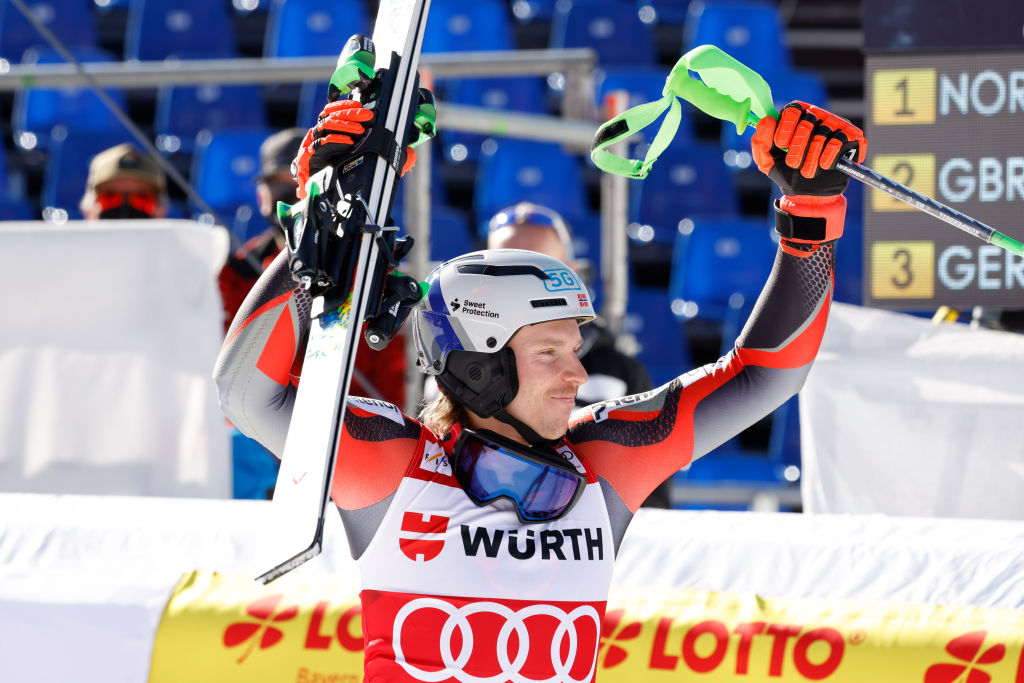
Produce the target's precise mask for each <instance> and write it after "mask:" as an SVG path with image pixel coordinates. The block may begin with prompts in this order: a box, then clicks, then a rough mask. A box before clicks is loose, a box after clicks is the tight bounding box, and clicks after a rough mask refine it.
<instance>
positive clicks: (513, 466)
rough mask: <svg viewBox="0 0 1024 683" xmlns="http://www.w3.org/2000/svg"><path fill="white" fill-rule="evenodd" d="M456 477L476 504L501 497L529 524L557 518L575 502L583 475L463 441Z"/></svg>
mask: <svg viewBox="0 0 1024 683" xmlns="http://www.w3.org/2000/svg"><path fill="white" fill-rule="evenodd" d="M456 470H457V471H456V476H457V478H458V480H459V483H461V484H462V486H463V488H464V489H465V490H466V493H468V494H469V496H470V497H471V498H473V500H474V501H475V502H476V503H478V504H484V503H488V502H490V501H492V500H495V499H497V498H501V497H505V498H508V499H510V500H512V501H513V502H514V503H515V505H516V508H517V510H518V511H519V516H520V517H522V518H523V519H524V520H527V521H531V522H544V521H549V520H552V519H557V518H558V517H559V516H561V515H562V514H563V513H565V511H566V510H568V508H569V507H570V506H571V505H572V504H573V503H574V502H575V500H576V497H577V495H578V493H579V492H580V491H581V489H582V487H583V485H584V484H585V479H584V477H583V475H581V474H579V473H577V472H570V471H568V470H565V469H562V468H560V467H558V466H556V465H549V464H545V463H543V462H539V461H537V460H534V459H532V458H530V457H528V456H524V455H523V454H519V453H515V452H512V451H511V450H509V449H506V448H504V447H502V446H501V445H499V444H496V443H493V442H489V441H485V440H478V439H477V438H463V439H462V443H461V447H460V448H459V449H458V457H457V467H456Z"/></svg>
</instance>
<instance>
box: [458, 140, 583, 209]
mask: <svg viewBox="0 0 1024 683" xmlns="http://www.w3.org/2000/svg"><path fill="white" fill-rule="evenodd" d="M520 201H532V202H535V203H537V204H543V205H544V206H549V207H551V208H552V209H554V210H555V211H558V212H559V213H560V214H562V215H563V216H564V217H565V219H566V220H568V221H570V222H572V219H573V217H575V216H582V215H585V214H586V213H588V211H587V199H586V192H585V188H584V185H583V172H582V169H581V167H580V160H579V158H578V157H576V156H574V155H572V154H569V153H567V152H565V151H564V150H563V149H562V148H561V147H560V146H559V145H555V144H550V143H545V142H529V141H525V140H512V139H509V140H502V141H501V142H498V141H488V142H487V144H486V145H485V146H484V151H483V154H481V155H480V162H479V163H478V164H477V176H476V191H475V193H474V196H473V212H474V218H475V219H476V221H477V225H480V224H481V223H484V222H486V221H487V220H488V219H489V218H490V217H491V216H492V215H493V214H494V212H495V211H497V210H499V209H501V208H503V207H506V206H510V205H512V204H515V203H516V202H520Z"/></svg>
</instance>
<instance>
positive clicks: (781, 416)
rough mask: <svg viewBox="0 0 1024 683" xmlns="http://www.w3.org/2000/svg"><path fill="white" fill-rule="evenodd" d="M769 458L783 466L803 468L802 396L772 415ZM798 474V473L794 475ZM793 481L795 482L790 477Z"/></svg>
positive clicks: (790, 401) (779, 408)
mask: <svg viewBox="0 0 1024 683" xmlns="http://www.w3.org/2000/svg"><path fill="white" fill-rule="evenodd" d="M768 457H769V458H771V459H772V460H774V461H775V462H778V463H782V465H783V466H785V467H789V466H791V465H792V466H795V467H798V468H800V467H801V458H800V396H799V395H797V396H794V397H793V398H791V399H789V400H788V401H786V402H785V403H783V404H782V405H781V406H779V407H778V408H777V409H776V410H775V413H774V414H773V415H772V432H771V437H770V439H769V442H768ZM793 474H797V473H795V472H794V473H793ZM790 479H791V480H792V481H795V480H796V479H794V478H793V477H792V475H791V476H790Z"/></svg>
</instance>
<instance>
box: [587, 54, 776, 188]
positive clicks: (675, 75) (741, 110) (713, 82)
mask: <svg viewBox="0 0 1024 683" xmlns="http://www.w3.org/2000/svg"><path fill="white" fill-rule="evenodd" d="M690 72H695V73H696V74H697V78H694V77H692V76H691V75H690ZM679 99H683V100H686V101H687V102H690V103H691V104H693V105H694V106H696V107H697V108H698V109H700V110H701V111H703V112H705V113H707V114H709V115H711V116H713V117H715V118H717V119H721V120H723V121H730V122H732V123H733V124H734V125H735V126H736V131H737V132H740V133H742V132H743V129H744V128H746V127H747V126H748V125H757V121H759V120H760V119H761V117H762V116H766V115H768V116H775V117H777V116H778V112H777V111H776V110H775V105H774V104H773V102H772V94H771V89H770V88H769V87H768V84H767V83H766V82H765V80H764V79H763V78H761V76H760V75H758V74H757V73H756V72H754V71H752V70H751V69H750V68H748V67H747V66H744V65H743V64H742V63H740V62H738V61H736V60H735V59H734V58H733V57H731V56H729V55H727V54H726V53H724V52H722V51H721V50H720V49H718V48H717V47H715V46H714V45H701V46H700V47H695V48H694V49H692V50H690V51H689V52H687V53H686V54H685V55H683V56H682V57H680V58H679V61H678V62H676V64H675V66H673V67H672V71H671V73H669V75H668V78H667V79H665V88H664V90H662V98H661V99H660V100H656V101H654V102H648V103H646V104H640V105H637V106H635V107H632V108H631V109H627V110H626V111H624V112H622V113H621V114H619V115H618V116H616V117H615V118H613V119H612V120H610V121H608V122H607V123H605V124H604V125H602V126H601V127H600V128H598V130H597V133H596V134H595V136H594V144H593V146H592V148H591V151H590V158H591V159H593V161H594V164H595V165H597V167H598V168H600V169H601V170H602V171H605V172H608V173H615V174H617V175H623V176H627V177H630V178H645V177H646V176H647V174H648V173H649V172H650V170H651V166H653V165H654V162H655V161H657V159H658V157H659V156H660V155H661V153H662V152H664V151H665V149H666V148H667V147H668V145H669V143H671V142H672V138H674V137H675V134H676V131H677V130H678V128H679V122H680V119H681V117H682V112H681V110H680V104H679ZM666 109H667V110H668V115H667V116H665V120H664V121H663V122H662V124H661V128H660V129H659V130H658V133H657V135H655V137H654V142H653V143H651V146H650V148H649V149H648V150H647V154H646V156H645V157H644V159H643V160H642V161H641V160H639V159H626V158H623V157H620V156H617V155H615V154H612V153H611V152H610V151H608V149H607V148H608V147H609V146H610V145H613V144H615V143H617V142H619V141H621V140H624V139H626V138H628V137H629V136H630V135H632V134H633V133H636V132H637V131H639V130H641V129H643V128H646V127H647V126H649V125H651V124H652V123H654V122H655V121H656V120H657V119H658V117H659V116H661V114H662V113H663V112H664V111H665V110H666Z"/></svg>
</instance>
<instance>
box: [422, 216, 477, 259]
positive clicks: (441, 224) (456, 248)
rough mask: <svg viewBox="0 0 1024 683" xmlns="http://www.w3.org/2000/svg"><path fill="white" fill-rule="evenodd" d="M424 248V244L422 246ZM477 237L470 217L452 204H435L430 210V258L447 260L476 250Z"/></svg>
mask: <svg viewBox="0 0 1024 683" xmlns="http://www.w3.org/2000/svg"><path fill="white" fill-rule="evenodd" d="M418 248H422V245H420V247H418ZM476 248H477V245H476V239H475V237H474V235H473V231H472V228H471V226H470V221H469V217H468V216H467V215H466V214H465V213H463V212H462V211H459V210H458V209H455V208H452V207H450V206H433V207H432V208H431V211H430V259H431V260H432V261H447V260H448V259H451V258H455V257H456V256H459V255H460V254H465V253H466V252H469V251H475V250H476Z"/></svg>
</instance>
